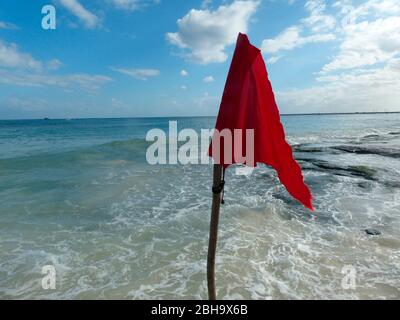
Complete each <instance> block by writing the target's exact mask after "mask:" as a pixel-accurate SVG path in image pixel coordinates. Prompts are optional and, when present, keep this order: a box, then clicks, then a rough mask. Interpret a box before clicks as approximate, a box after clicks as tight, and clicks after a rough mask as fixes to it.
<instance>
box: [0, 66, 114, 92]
mask: <svg viewBox="0 0 400 320" xmlns="http://www.w3.org/2000/svg"><path fill="white" fill-rule="evenodd" d="M110 81H112V79H111V78H109V77H107V76H103V75H90V74H86V73H77V74H67V75H61V76H60V75H48V74H43V73H27V72H21V71H17V72H10V71H9V70H2V69H0V83H3V84H8V85H16V86H21V87H44V86H55V87H60V88H63V89H72V88H75V87H78V88H82V89H85V90H97V89H98V88H99V87H100V86H101V85H103V84H105V83H107V82H110Z"/></svg>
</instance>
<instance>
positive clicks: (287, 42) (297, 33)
mask: <svg viewBox="0 0 400 320" xmlns="http://www.w3.org/2000/svg"><path fill="white" fill-rule="evenodd" d="M301 32H302V28H301V27H299V26H292V27H289V28H287V29H285V30H284V31H283V32H282V33H280V34H279V35H278V36H277V37H275V38H273V39H266V40H264V41H263V42H262V44H261V50H262V51H263V52H266V53H278V52H279V51H284V50H286V51H287V50H292V49H295V48H299V47H302V46H304V45H305V44H308V43H316V42H327V41H331V40H334V39H335V38H336V37H335V35H334V34H332V33H324V34H312V35H309V36H301Z"/></svg>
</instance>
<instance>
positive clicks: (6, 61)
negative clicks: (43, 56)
mask: <svg viewBox="0 0 400 320" xmlns="http://www.w3.org/2000/svg"><path fill="white" fill-rule="evenodd" d="M0 67H8V68H29V69H40V68H41V67H42V63H41V62H40V61H38V60H36V59H34V58H33V57H32V56H31V55H30V54H29V53H24V52H21V51H20V50H19V49H18V46H17V45H16V44H15V43H11V44H7V43H5V42H3V41H2V40H1V39H0Z"/></svg>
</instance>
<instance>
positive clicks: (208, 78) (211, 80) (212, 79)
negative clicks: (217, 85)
mask: <svg viewBox="0 0 400 320" xmlns="http://www.w3.org/2000/svg"><path fill="white" fill-rule="evenodd" d="M203 82H206V83H209V82H214V77H213V76H207V77H205V78H204V79H203Z"/></svg>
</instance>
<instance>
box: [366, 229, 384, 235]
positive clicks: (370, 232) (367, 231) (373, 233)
mask: <svg viewBox="0 0 400 320" xmlns="http://www.w3.org/2000/svg"><path fill="white" fill-rule="evenodd" d="M365 232H366V234H367V235H369V236H379V235H380V234H382V232H380V231H379V230H376V229H365Z"/></svg>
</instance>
